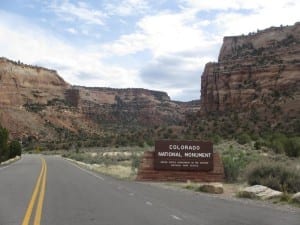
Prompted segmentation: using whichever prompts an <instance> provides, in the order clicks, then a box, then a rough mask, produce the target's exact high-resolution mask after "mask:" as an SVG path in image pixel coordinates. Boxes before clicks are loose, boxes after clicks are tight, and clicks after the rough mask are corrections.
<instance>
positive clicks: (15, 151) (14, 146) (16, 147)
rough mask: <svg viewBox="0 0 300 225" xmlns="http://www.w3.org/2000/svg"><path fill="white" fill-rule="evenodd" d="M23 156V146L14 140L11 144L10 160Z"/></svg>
mask: <svg viewBox="0 0 300 225" xmlns="http://www.w3.org/2000/svg"><path fill="white" fill-rule="evenodd" d="M21 154H22V146H21V144H20V142H18V141H17V140H13V141H12V142H11V143H10V144H9V158H14V157H16V156H17V155H18V156H21Z"/></svg>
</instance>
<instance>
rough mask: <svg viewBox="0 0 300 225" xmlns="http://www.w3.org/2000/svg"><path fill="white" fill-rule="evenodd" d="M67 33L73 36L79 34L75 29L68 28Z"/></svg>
mask: <svg viewBox="0 0 300 225" xmlns="http://www.w3.org/2000/svg"><path fill="white" fill-rule="evenodd" d="M66 31H67V32H69V33H71V34H77V33H78V31H77V30H76V29H75V28H73V27H69V28H67V29H66Z"/></svg>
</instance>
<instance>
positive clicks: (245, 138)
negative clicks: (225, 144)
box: [236, 133, 251, 145]
mask: <svg viewBox="0 0 300 225" xmlns="http://www.w3.org/2000/svg"><path fill="white" fill-rule="evenodd" d="M236 141H237V142H238V143H239V144H241V145H244V144H247V143H249V142H250V141H251V137H250V136H249V135H248V134H247V133H241V134H239V135H238V136H237V138H236Z"/></svg>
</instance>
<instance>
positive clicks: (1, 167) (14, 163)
mask: <svg viewBox="0 0 300 225" xmlns="http://www.w3.org/2000/svg"><path fill="white" fill-rule="evenodd" d="M22 160H23V157H21V158H20V159H19V160H16V161H14V162H12V163H10V164H8V165H7V166H0V170H3V169H6V168H8V167H11V166H13V165H16V163H18V162H21V161H22Z"/></svg>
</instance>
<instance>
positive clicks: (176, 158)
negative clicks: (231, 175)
mask: <svg viewBox="0 0 300 225" xmlns="http://www.w3.org/2000/svg"><path fill="white" fill-rule="evenodd" d="M154 169H156V170H179V171H211V170H213V145H212V143H211V142H202V141H170V140H161V141H156V142H155V151H154Z"/></svg>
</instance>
